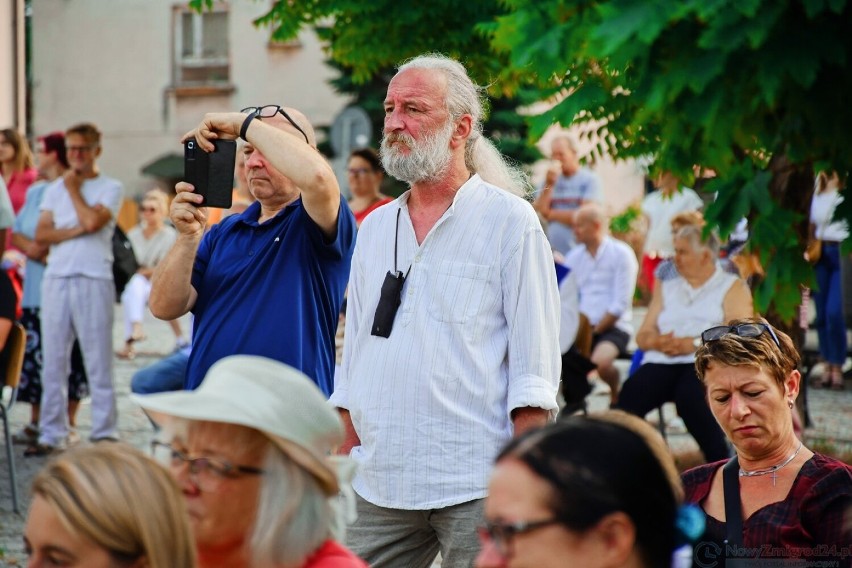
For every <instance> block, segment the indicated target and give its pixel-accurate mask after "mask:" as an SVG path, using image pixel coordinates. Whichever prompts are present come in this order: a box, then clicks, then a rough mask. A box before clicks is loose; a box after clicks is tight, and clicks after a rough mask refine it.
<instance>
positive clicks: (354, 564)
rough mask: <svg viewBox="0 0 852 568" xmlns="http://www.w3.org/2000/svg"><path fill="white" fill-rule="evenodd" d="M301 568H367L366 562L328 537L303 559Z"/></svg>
mask: <svg viewBox="0 0 852 568" xmlns="http://www.w3.org/2000/svg"><path fill="white" fill-rule="evenodd" d="M303 568H367V563H366V562H364V561H363V560H361V559H360V558H358V557H357V556H355V554H353V553H352V551H350V550H349V549H348V548H346V547H345V546H343V545H341V544H339V543H337V542H335V541H333V540H330V539H329V540H327V541H325V542H324V543H323V545H322V546H320V547H319V548H318V549H317V551H316V552H314V554H313V556H311V557H310V558H308V559H307V560H306V561H305V565H304V566H303Z"/></svg>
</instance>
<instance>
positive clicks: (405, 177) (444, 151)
mask: <svg viewBox="0 0 852 568" xmlns="http://www.w3.org/2000/svg"><path fill="white" fill-rule="evenodd" d="M452 136H453V121H451V120H447V122H446V124H445V125H444V127H442V128H440V129H438V130H436V131H435V132H432V133H430V134H428V135H426V136H424V137H423V138H422V139H421V140H420V141H416V140H414V139H413V138H412V137H411V136H410V135H408V134H402V133H392V134H385V135H383V136H382V146H381V156H382V166H384V168H385V171H386V172H387V173H389V174H390V175H392V176H393V177H395V178H396V179H398V180H401V181H404V182H408V183H409V184H414V183H418V182H424V181H436V180H438V179H440V178H441V176H442V175H443V174H444V173H446V172H447V170H448V169H449V167H450V160H451V159H452V156H453V155H452V153H451V152H450V138H452ZM388 137H390V138H391V139H392V140H393V141H395V142H396V141H401V142H403V143H404V144H405V145H406V146H408V149H409V153H408V155H405V154H402V153H401V152H400V151H399V148H397V147H395V146H392V145H390V144H389V142H388Z"/></svg>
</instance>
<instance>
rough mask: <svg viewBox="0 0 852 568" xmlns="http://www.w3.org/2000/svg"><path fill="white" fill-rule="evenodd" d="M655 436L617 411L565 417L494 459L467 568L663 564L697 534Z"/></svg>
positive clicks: (697, 521) (697, 524)
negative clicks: (477, 545)
mask: <svg viewBox="0 0 852 568" xmlns="http://www.w3.org/2000/svg"><path fill="white" fill-rule="evenodd" d="M682 499H683V490H682V488H681V485H680V480H679V479H678V474H677V469H676V468H675V465H674V462H673V461H672V458H671V455H670V454H669V452H668V450H667V449H666V446H665V444H664V443H663V440H662V438H660V435H659V434H657V432H655V431H654V429H653V428H652V427H651V426H650V425H648V424H647V423H646V422H644V421H643V420H641V419H639V418H637V417H635V416H631V415H629V414H625V413H623V412H617V411H610V412H607V413H604V414H600V415H593V416H572V417H570V418H568V419H566V420H564V421H560V422H559V423H557V424H555V425H551V426H547V427H545V428H541V429H539V430H533V431H531V432H529V433H527V434H525V435H523V436H521V437H519V438H517V439H515V440H513V441H512V442H511V443H510V444H509V445H508V446H507V447H506V448H505V449H504V450H503V451H502V452H501V453H500V455H499V456H498V457H497V464H496V466H495V467H494V472H493V473H492V475H491V481H490V483H489V486H488V497H487V498H486V500H485V523H484V525H483V526H482V528H481V529H480V538H481V541H482V550H481V552H480V553H479V556H478V558H477V559H476V566H477V568H498V567H499V568H524V567H529V568H563V567H565V566H578V567H579V566H582V567H583V568H598V567H608V568H620V567H628V566H629V567H634V568H651V567H661V566H666V567H668V566H671V564H672V560H673V558H672V556H673V553H674V552H675V549H676V547H677V546H678V545H679V544H682V543H684V542H687V541H689V540H692V539H694V538H695V537H696V536H698V535H699V534H700V532H701V530H702V529H703V523H702V522H701V521H702V518H701V516H700V514H699V515H696V514H695V513H696V511H690V510H689V509H685V508H683V507H681V501H682Z"/></svg>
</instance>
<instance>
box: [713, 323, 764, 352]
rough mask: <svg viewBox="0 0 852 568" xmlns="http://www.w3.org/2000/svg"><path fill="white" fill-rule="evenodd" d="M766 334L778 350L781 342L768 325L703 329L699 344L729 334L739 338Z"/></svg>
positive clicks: (742, 324)
mask: <svg viewBox="0 0 852 568" xmlns="http://www.w3.org/2000/svg"><path fill="white" fill-rule="evenodd" d="M767 332H769V335H770V337H772V341H774V342H775V345H777V346H778V347H779V348H780V347H781V342H780V341H779V340H778V336H777V335H775V330H774V329H772V326H771V325H769V324H768V323H741V324H737V325H717V326H716V327H711V328H710V329H705V330H704V331H702V332H701V342H702V343H709V342H711V341H716V340H717V339H722V337H724V336H725V335H728V334H729V333H732V334H734V335H738V336H739V337H760V336H761V335H763V334H764V333H767Z"/></svg>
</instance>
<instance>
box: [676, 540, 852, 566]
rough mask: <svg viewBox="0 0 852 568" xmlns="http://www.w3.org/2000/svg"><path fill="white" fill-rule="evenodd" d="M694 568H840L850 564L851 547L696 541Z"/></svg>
mask: <svg viewBox="0 0 852 568" xmlns="http://www.w3.org/2000/svg"><path fill="white" fill-rule="evenodd" d="M693 560H694V561H695V565H696V566H699V567H700V568H717V567H718V566H723V565H724V566H725V568H776V567H777V568H840V567H848V566H849V565H850V561H852V546H837V545H836V544H832V545H829V544H819V545H816V546H813V547H803V548H787V547H783V546H773V545H771V544H765V545H763V546H737V545H733V544H725V545H723V546H720V545H719V544H717V543H715V542H699V543H698V544H697V545H696V546H695V551H694V557H693Z"/></svg>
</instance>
